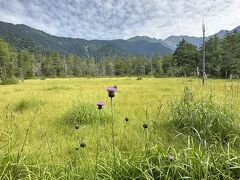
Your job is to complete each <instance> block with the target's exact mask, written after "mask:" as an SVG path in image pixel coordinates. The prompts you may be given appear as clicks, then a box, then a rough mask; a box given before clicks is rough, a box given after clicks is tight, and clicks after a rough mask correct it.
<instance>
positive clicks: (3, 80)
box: [0, 77, 18, 85]
mask: <svg viewBox="0 0 240 180" xmlns="http://www.w3.org/2000/svg"><path fill="white" fill-rule="evenodd" d="M17 83H18V79H17V78H16V77H2V78H1V79H0V84H1V85H8V84H17Z"/></svg>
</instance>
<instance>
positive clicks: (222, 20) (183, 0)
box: [0, 0, 240, 39]
mask: <svg viewBox="0 0 240 180" xmlns="http://www.w3.org/2000/svg"><path fill="white" fill-rule="evenodd" d="M202 19H204V21H205V23H206V26H207V35H211V34H214V33H216V32H218V31H219V30H221V29H227V30H230V29H233V28H234V27H236V26H239V25H240V0H0V20H1V21H5V22H11V23H14V24H26V25H29V26H31V27H34V28H36V29H40V30H43V31H45V32H47V33H50V34H52V35H57V36H63V37H77V38H85V39H117V38H122V39H127V38H130V37H133V36H136V35H146V36H150V37H155V38H159V39H160V38H161V39H164V38H166V37H168V36H170V35H192V36H201V22H202Z"/></svg>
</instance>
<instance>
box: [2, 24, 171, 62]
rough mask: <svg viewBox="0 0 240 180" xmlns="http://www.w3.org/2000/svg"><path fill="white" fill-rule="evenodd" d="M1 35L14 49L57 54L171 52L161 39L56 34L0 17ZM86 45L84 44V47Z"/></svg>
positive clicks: (95, 54) (107, 55)
mask: <svg viewBox="0 0 240 180" xmlns="http://www.w3.org/2000/svg"><path fill="white" fill-rule="evenodd" d="M0 37H1V38H3V39H4V40H5V41H6V42H8V43H9V44H10V45H11V46H12V47H14V48H16V49H19V50H21V49H28V50H30V51H35V52H39V51H45V50H51V51H58V52H59V53H60V54H63V55H68V54H74V55H78V56H80V57H99V58H101V57H112V56H116V55H121V56H128V55H131V54H133V55H139V56H152V55H154V54H158V55H160V56H163V55H165V54H171V53H173V50H172V49H171V48H170V47H168V46H167V45H166V44H164V43H160V42H157V43H155V42H148V41H144V43H138V41H137V42H132V41H128V40H123V39H116V40H85V39H80V38H69V37H58V36H54V35H50V34H48V33H45V32H44V31H40V30H37V29H34V28H31V27H29V26H27V25H23V24H21V25H18V24H17V25H14V24H11V23H5V22H2V21H0ZM86 47H87V48H86Z"/></svg>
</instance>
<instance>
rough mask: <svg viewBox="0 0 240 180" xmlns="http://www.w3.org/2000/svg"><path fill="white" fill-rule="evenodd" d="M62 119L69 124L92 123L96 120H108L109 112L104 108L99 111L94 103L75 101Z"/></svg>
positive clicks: (103, 121) (109, 117)
mask: <svg viewBox="0 0 240 180" xmlns="http://www.w3.org/2000/svg"><path fill="white" fill-rule="evenodd" d="M64 120H65V121H66V122H67V123H69V124H75V123H79V124H92V123H95V122H97V121H100V122H101V123H106V122H110V120H111V114H110V112H108V111H106V110H105V109H102V110H101V111H99V110H98V108H97V106H96V105H94V104H91V103H85V102H75V103H74V105H73V107H72V108H71V109H70V110H69V111H68V112H67V113H66V114H65V116H64Z"/></svg>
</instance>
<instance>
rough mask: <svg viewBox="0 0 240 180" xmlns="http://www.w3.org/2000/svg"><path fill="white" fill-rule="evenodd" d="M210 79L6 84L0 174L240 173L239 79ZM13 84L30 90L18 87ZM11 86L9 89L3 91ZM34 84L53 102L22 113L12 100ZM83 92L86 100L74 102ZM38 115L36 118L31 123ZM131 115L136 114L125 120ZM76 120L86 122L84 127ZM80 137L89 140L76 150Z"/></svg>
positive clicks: (228, 176)
mask: <svg viewBox="0 0 240 180" xmlns="http://www.w3.org/2000/svg"><path fill="white" fill-rule="evenodd" d="M116 81H117V82H116ZM184 81H188V78H186V79H184ZM113 82H114V84H115V83H116V84H117V85H118V87H119V91H118V93H117V97H116V98H115V99H114V135H115V142H116V145H115V148H114V151H115V153H114V154H113V151H112V150H113V148H112V141H111V134H112V129H113V128H112V124H111V122H112V121H111V108H110V107H111V104H110V102H109V101H108V100H107V99H108V97H107V96H106V94H105V90H104V87H106V85H108V84H113ZM207 82H208V83H207V85H206V86H205V87H201V88H199V87H200V86H199V85H200V84H201V80H199V81H198V80H197V79H194V80H193V81H192V82H191V83H188V85H189V86H190V85H191V86H190V88H191V89H192V91H188V90H185V92H184V93H182V89H183V87H184V84H183V83H181V79H176V78H161V79H151V78H144V80H142V81H136V77H134V78H128V79H126V78H125V79H124V78H117V79H116V78H111V79H107V78H104V79H77V78H72V79H47V80H46V81H41V80H26V81H25V82H24V83H23V84H18V85H13V86H1V87H0V92H1V94H2V96H1V97H0V98H1V101H0V107H1V108H0V114H1V116H0V139H1V141H0V179H3V180H5V179H64V180H65V179H94V173H97V175H95V177H96V179H149V180H153V179H169V180H170V179H230V180H235V179H240V150H239V141H238V135H237V134H238V130H236V129H238V117H237V113H238V111H236V112H235V109H236V108H237V106H236V105H234V104H233V102H239V99H237V97H238V96H237V95H236V94H237V93H238V91H237V90H235V89H236V88H234V86H233V87H231V83H233V82H232V81H231V82H229V81H223V80H212V82H211V84H210V80H209V81H207ZM51 83H52V84H55V85H56V86H57V87H70V89H69V91H61V90H60V91H56V92H55V91H54V90H53V91H52V92H51V96H49V95H48V93H50V91H51V90H50V91H43V89H42V88H43V87H51ZM224 83H227V85H226V87H227V88H225V89H224V86H223V85H224ZM234 83H237V82H235V81H234ZM12 87H16V88H21V89H23V91H12V89H11V88H12ZM57 89H58V88H57ZM89 89H91V91H89ZM166 89H168V91H166ZM6 91H9V93H8V94H5V95H4V94H3V92H6ZM33 91H34V92H36V93H38V94H39V96H40V97H41V99H42V100H43V102H47V103H46V104H44V106H43V107H42V108H40V109H37V108H35V107H37V105H31V106H29V105H27V107H29V108H23V109H24V110H23V111H22V113H16V111H14V108H12V107H15V105H16V104H17V103H16V102H20V101H21V100H23V99H28V100H29V99H31V98H26V96H27V95H29V94H30V93H32V92H33ZM224 91H225V92H224ZM233 92H234V94H233ZM209 94H212V95H209ZM213 94H214V95H213ZM224 94H226V96H224ZM165 95H167V97H169V98H166V97H165ZM218 95H219V96H218ZM79 97H80V98H81V100H79V101H75V102H72V99H75V98H79ZM16 98H17V99H16ZM12 99H13V100H14V101H11V100H12ZM15 99H16V100H15ZM98 99H101V100H103V101H104V102H106V106H105V107H104V109H103V110H102V111H101V123H99V135H96V129H95V125H97V124H98V123H96V121H97V120H99V117H98V114H99V113H98V109H97V108H96V105H95V103H94V102H96V100H98ZM146 102H149V105H148V116H146V113H145V104H146ZM15 103H16V104H15ZM8 104H9V108H5V107H8ZM23 104H24V103H23ZM26 104H28V103H26ZM30 104H31V103H30ZM71 105H72V106H71ZM23 107H25V105H23ZM38 107H39V106H38ZM40 107H41V106H40ZM20 109H21V108H20ZM36 110H39V113H36ZM31 114H35V118H36V120H35V121H34V123H32V124H33V125H31V126H30V125H29V122H28V121H29V119H30V117H31V116H30V115H31ZM104 114H105V115H104ZM6 115H7V116H6ZM12 115H13V116H12ZM126 116H128V117H129V119H130V120H129V122H128V124H126V123H125V124H124V125H123V124H122V120H123V118H124V117H126ZM104 117H106V118H104ZM205 119H206V120H208V122H205V121H204V120H205ZM146 120H147V123H148V125H149V126H148V127H149V128H148V131H149V132H148V133H149V134H148V137H147V138H145V136H144V132H145V130H144V129H143V122H144V121H146ZM193 120H194V121H193ZM225 121H226V122H225ZM11 122H12V125H11ZM108 122H109V123H108ZM15 123H16V125H17V126H15ZM75 123H79V125H80V128H79V129H77V130H76V129H75V128H74V125H75ZM68 124H70V126H68ZM82 124H84V125H83V126H81V125H82ZM103 124H104V126H103ZM236 124H237V125H236ZM100 125H101V126H100ZM192 127H194V128H195V129H197V127H198V130H197V131H195V130H191V128H192ZM206 127H207V128H206ZM27 129H29V130H27ZM235 130H236V131H235ZM199 132H201V133H200V135H199ZM4 133H5V135H6V137H5V135H3V134H4ZM11 133H12V134H11ZM95 136H96V137H98V138H95ZM7 137H8V139H9V142H7V140H6V139H7ZM199 137H200V138H199ZM79 138H80V140H81V139H82V138H83V141H84V142H86V147H84V148H80V149H79V150H78V151H76V149H75V147H76V145H79V141H78V140H79ZM97 139H99V141H97ZM80 142H82V141H80ZM146 142H147V148H145V147H146ZM206 142H207V143H206ZM97 148H99V154H98V155H99V156H98V159H97V160H96V152H97ZM146 150H147V151H146ZM146 152H147V153H146ZM170 157H171V158H170ZM114 162H115V163H114ZM96 164H97V170H95V168H96ZM113 164H115V166H113Z"/></svg>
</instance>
